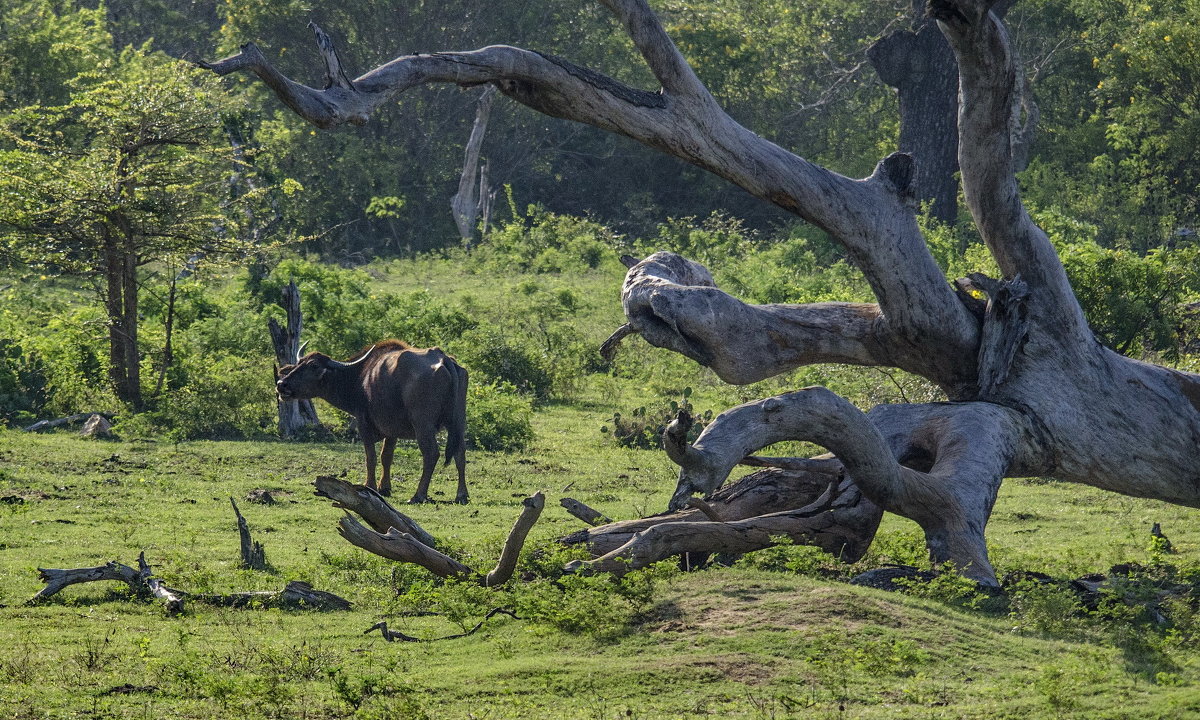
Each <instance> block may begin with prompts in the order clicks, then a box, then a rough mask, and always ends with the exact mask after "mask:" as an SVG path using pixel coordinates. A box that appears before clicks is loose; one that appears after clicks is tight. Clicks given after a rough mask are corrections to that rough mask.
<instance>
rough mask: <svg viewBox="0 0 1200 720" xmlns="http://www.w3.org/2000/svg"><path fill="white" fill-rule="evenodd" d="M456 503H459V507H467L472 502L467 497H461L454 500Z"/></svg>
mask: <svg viewBox="0 0 1200 720" xmlns="http://www.w3.org/2000/svg"><path fill="white" fill-rule="evenodd" d="M454 502H456V503H458V504H459V505H466V504H467V503H468V502H470V499H469V498H468V497H467V496H466V495H459V496H458V497H456V498H454Z"/></svg>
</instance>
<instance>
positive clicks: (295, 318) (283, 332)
mask: <svg viewBox="0 0 1200 720" xmlns="http://www.w3.org/2000/svg"><path fill="white" fill-rule="evenodd" d="M280 305H281V306H282V307H283V309H284V310H286V311H287V327H286V328H283V327H280V326H279V323H277V322H275V318H270V319H268V320H267V329H268V330H269V331H270V333H271V343H272V344H273V345H274V346H275V362H276V363H277V364H276V368H275V369H276V374H278V371H279V367H281V366H284V365H292V364H294V363H295V362H296V361H297V360H299V359H300V331H301V326H302V324H303V321H302V318H301V315H300V289H299V288H297V287H296V283H295V282H294V281H293V282H289V283H288V284H287V285H286V286H285V287H284V288H283V292H282V298H281V299H280ZM277 409H278V411H279V434H280V436H282V437H285V438H294V437H298V436H300V435H303V434H304V432H305V431H307V430H310V429H313V428H319V427H320V426H321V421H320V420H318V419H317V410H316V408H314V407H313V403H312V400H280V401H278V402H277Z"/></svg>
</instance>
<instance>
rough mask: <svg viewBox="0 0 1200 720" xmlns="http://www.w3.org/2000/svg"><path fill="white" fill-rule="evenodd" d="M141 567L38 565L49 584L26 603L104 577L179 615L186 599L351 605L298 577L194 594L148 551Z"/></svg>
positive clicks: (332, 607) (241, 605) (228, 604)
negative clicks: (170, 580)
mask: <svg viewBox="0 0 1200 720" xmlns="http://www.w3.org/2000/svg"><path fill="white" fill-rule="evenodd" d="M138 567H139V569H138V570H134V569H133V568H132V567H130V566H128V565H125V564H122V563H119V562H109V563H106V564H104V565H98V566H96V567H85V568H71V569H57V568H38V573H39V577H40V578H41V579H42V582H44V583H46V586H45V587H44V588H42V589H41V590H39V591H38V593H37V594H36V595H34V596H33V597H32V598H30V599H29V600H27V601H26V603H25V604H27V605H36V604H37V603H40V602H42V601H44V600H45V599H47V598H49V597H51V596H53V595H55V594H57V593H59V592H60V591H62V590H63V589H64V588H66V587H69V586H71V585H77V584H80V583H88V582H99V581H103V580H118V581H120V582H124V583H126V584H127V585H129V587H130V588H131V589H132V590H133V591H134V592H135V593H136V594H138V595H142V596H153V597H157V598H159V599H161V600H162V601H163V606H164V609H165V610H166V612H167V614H169V615H177V614H179V613H180V612H182V611H183V604H184V599H185V598H187V599H188V600H191V601H193V602H199V603H203V604H206V605H216V606H220V607H234V608H245V607H255V608H258V607H262V608H296V609H313V610H349V609H350V607H351V603H350V601H349V600H346V599H345V598H342V597H339V596H338V595H335V594H333V593H330V592H325V591H323V590H317V589H315V588H313V587H312V585H309V584H308V583H306V582H301V581H297V580H294V581H291V582H289V583H288V584H287V585H286V586H284V588H283V590H279V591H253V592H239V593H229V594H216V593H204V594H197V595H190V594H188V593H185V592H183V591H181V590H176V589H175V588H172V587H169V586H168V585H167V584H166V583H164V582H163V581H162V580H160V579H159V578H156V577H154V576H153V573H152V570H151V568H150V565H149V564H147V563H146V555H145V553H142V554H140V555H139V556H138Z"/></svg>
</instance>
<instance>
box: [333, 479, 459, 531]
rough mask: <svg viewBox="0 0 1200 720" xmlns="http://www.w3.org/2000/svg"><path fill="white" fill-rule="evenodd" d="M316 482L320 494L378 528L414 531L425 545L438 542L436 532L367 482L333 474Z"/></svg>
mask: <svg viewBox="0 0 1200 720" xmlns="http://www.w3.org/2000/svg"><path fill="white" fill-rule="evenodd" d="M314 485H315V486H316V488H317V490H316V495H317V496H318V497H325V498H329V499H330V500H332V501H333V506H334V507H335V508H339V509H342V510H351V511H353V512H355V513H358V515H359V516H361V517H362V519H363V520H365V521H366V522H367V524H368V525H370V526H371V528H372V529H373V530H375V531H376V532H379V533H386V532H387V531H388V530H389V529H390V528H396V529H397V530H399V531H400V532H402V533H406V534H408V535H411V536H412V537H413V538H414V539H415V540H416V541H417V542H419V543H421V544H422V545H425V546H427V547H430V548H433V547H436V546H437V542H436V541H435V540H434V539H433V536H432V535H430V534H429V533H427V532H425V530H424V528H422V527H421V526H420V525H418V524H417V523H416V521H415V520H413V519H412V518H410V517H408V516H407V515H405V514H404V513H402V512H400V511H399V510H397V509H396V508H394V507H392V506H391V504H389V503H388V501H387V500H384V499H383V496H382V495H380V494H379V493H378V492H376V491H374V490H372V489H371V488H369V487H367V486H366V485H359V484H358V483H352V482H347V481H346V480H343V479H341V478H336V477H333V476H332V475H320V476H318V477H317V479H316V480H315V481H314Z"/></svg>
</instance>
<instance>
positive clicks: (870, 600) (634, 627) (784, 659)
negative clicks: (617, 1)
mask: <svg viewBox="0 0 1200 720" xmlns="http://www.w3.org/2000/svg"><path fill="white" fill-rule="evenodd" d="M598 414H602V412H601V411H600V410H599V409H598V408H595V407H593V408H582V409H581V408H575V407H568V406H551V407H549V408H546V409H544V410H542V411H540V412H539V413H537V415H536V420H537V427H536V429H537V433H538V441H537V443H536V445H535V446H534V447H532V448H530V449H529V450H527V451H526V452H523V453H519V454H513V455H503V454H496V455H489V454H485V453H473V454H472V455H471V456H470V457H471V465H470V479H471V482H472V492H473V501H472V503H471V504H470V505H468V506H465V507H462V506H457V505H453V504H450V503H440V504H436V505H433V506H420V507H415V508H412V509H411V514H412V515H413V517H414V518H416V519H417V520H418V521H419V522H420V523H422V524H423V525H424V526H425V527H426V528H427V529H428V530H430V531H431V532H433V533H434V534H435V535H436V536H437V537H438V538H439V540H442V541H444V542H445V544H447V545H448V546H450V547H452V548H456V549H457V550H458V552H460V553H461V556H462V557H464V558H467V559H468V562H469V563H470V564H473V565H475V566H478V567H487V566H490V563H491V562H493V561H494V558H495V556H496V554H497V553H498V549H499V546H500V544H501V542H502V541H503V538H504V535H505V534H506V531H507V528H508V527H509V525H510V524H511V522H512V520H513V518H515V516H516V511H517V510H516V508H517V505H518V503H519V498H520V497H523V496H525V495H527V494H528V493H530V492H532V491H535V490H539V489H543V490H545V491H546V492H547V495H548V497H547V509H546V512H545V513H544V515H543V518H542V520H541V521H540V522H539V525H538V527H537V528H536V530H535V532H534V534H533V537H532V538H531V541H530V544H529V547H531V548H536V547H541V546H545V545H546V544H547V543H549V541H550V540H551V539H553V538H554V537H556V536H561V535H564V534H566V533H567V532H570V531H572V530H575V529H577V528H578V527H579V524H578V522H577V521H575V520H574V519H573V518H570V517H569V516H568V515H567V514H566V513H565V512H564V511H562V510H561V509H560V508H558V507H557V500H558V498H560V497H561V496H563V495H564V492H563V490H564V488H567V487H568V486H569V487H570V490H569V491H568V493H567V494H570V495H572V496H575V497H578V498H580V499H582V500H584V501H585V502H589V503H591V504H593V505H595V506H596V507H599V508H602V509H604V510H605V511H606V512H609V513H610V514H613V515H614V516H619V517H632V516H634V515H637V514H639V513H643V512H652V511H655V510H657V509H659V508H661V507H662V506H663V504H664V503H665V501H666V498H667V495H668V493H669V491H670V489H671V486H672V485H673V480H672V472H671V468H670V466H669V463H668V461H667V460H666V458H665V457H662V456H661V455H660V454H659V453H655V452H649V451H634V450H622V449H618V448H616V447H615V446H614V445H612V444H611V443H610V442H609V441H607V439H606V438H605V437H604V436H603V435H601V434H600V433H599V432H598V431H597V430H596V428H595V426H596V425H597V420H596V416H597V415H598ZM415 461H416V453H415V449H413V448H411V447H405V448H403V453H402V457H400V458H399V459H398V461H397V462H398V463H401V467H402V468H412V467H413V466H414V464H415ZM0 463H2V464H0V496H4V497H6V498H8V499H7V500H6V501H5V502H4V503H3V504H2V505H0V602H2V603H3V604H4V607H3V608H0V680H2V683H0V712H2V716H3V717H14V718H16V717H143V716H168V717H197V718H199V717H312V718H324V717H395V718H408V717H411V718H417V717H430V718H460V717H461V718H507V717H564V718H621V717H638V718H687V717H699V716H706V715H707V716H713V717H748V718H783V717H805V718H808V717H819V718H821V717H829V718H884V717H913V718H960V717H979V718H992V717H1021V718H1028V717H1046V718H1052V717H1097V718H1100V717H1104V718H1151V717H1161V718H1178V717H1186V716H1187V715H1188V714H1189V713H1193V712H1195V713H1200V690H1197V688H1196V685H1195V683H1196V681H1197V679H1198V668H1197V667H1196V663H1195V658H1194V656H1193V655H1192V654H1191V653H1190V652H1189V651H1188V648H1187V647H1186V646H1184V645H1179V646H1178V647H1176V646H1175V645H1172V643H1171V641H1170V638H1169V637H1168V636H1167V634H1165V633H1163V632H1162V631H1160V630H1155V629H1152V628H1146V629H1145V632H1146V633H1148V635H1147V637H1149V638H1150V639H1151V640H1153V641H1154V642H1151V643H1149V644H1148V643H1147V642H1143V641H1141V639H1139V638H1136V637H1132V638H1131V637H1123V636H1121V633H1120V632H1117V631H1113V632H1108V631H1106V630H1105V628H1104V626H1103V625H1097V624H1094V623H1093V624H1090V625H1085V624H1079V625H1077V626H1076V625H1070V624H1068V625H1067V626H1065V627H1058V626H1056V627H1055V629H1054V631H1053V632H1049V633H1048V632H1045V631H1044V630H1039V629H1037V628H1035V627H1029V626H1024V625H1022V624H1021V623H1020V622H1018V621H1017V620H1014V617H1013V616H1010V615H1009V614H1008V613H1006V612H996V611H991V612H989V611H986V610H972V609H967V608H963V607H961V603H956V602H951V601H948V600H946V599H945V598H936V597H934V598H920V597H912V596H908V595H904V594H897V593H885V592H881V591H875V590H868V589H862V588H857V587H853V586H850V585H848V584H845V583H843V582H839V581H835V580H830V579H822V578H819V577H814V576H811V575H800V574H796V573H788V572H765V571H763V570H759V569H754V568H749V567H737V566H735V567H732V568H719V569H712V570H705V571H699V572H693V573H687V574H683V573H678V572H672V571H670V570H669V569H664V570H659V571H656V572H655V573H654V574H655V576H656V577H657V584H656V585H655V589H654V591H653V594H652V596H650V597H649V598H648V599H647V600H646V602H645V603H644V604H642V605H640V606H639V607H638V608H637V612H636V613H634V614H632V615H630V616H628V617H627V622H625V623H624V624H622V625H621V627H619V628H616V629H613V628H611V627H610V628H606V629H603V630H602V631H600V632H592V631H590V630H587V629H585V630H583V631H576V632H571V631H568V630H563V629H560V628H559V627H556V626H555V624H553V623H550V622H546V621H544V620H538V619H520V620H513V619H509V618H506V617H503V616H498V617H497V618H495V619H493V620H491V621H489V622H488V623H487V624H486V625H485V626H484V628H483V629H482V630H481V631H479V632H478V633H476V634H474V635H471V636H469V637H466V638H461V639H457V640H443V641H436V642H427V643H391V644H389V643H385V642H383V640H382V638H381V637H380V636H379V635H378V634H377V633H373V634H370V635H364V634H363V631H364V630H366V629H367V628H368V627H370V626H372V625H373V624H375V623H376V622H378V621H379V620H387V621H388V623H389V625H390V626H391V627H392V628H394V629H399V630H402V631H403V632H405V633H408V634H410V635H415V636H418V637H428V638H434V637H439V636H442V635H448V634H452V633H456V632H460V631H461V628H462V627H464V626H470V625H473V624H474V623H475V622H476V621H477V620H478V619H479V618H480V617H481V616H482V614H483V613H484V612H486V610H487V609H488V608H489V607H490V606H506V605H510V604H511V603H512V602H514V600H513V599H512V598H511V597H510V596H512V595H513V594H514V593H513V592H509V591H494V592H492V593H490V596H488V597H483V598H481V597H479V595H480V593H478V592H467V591H465V590H464V592H461V593H457V594H455V593H446V594H445V595H444V596H443V597H441V598H440V599H439V600H436V601H434V602H433V603H432V604H430V605H429V607H432V608H434V609H435V610H438V611H439V613H440V614H438V615H414V614H413V613H412V612H411V610H412V609H413V607H416V606H415V605H413V604H412V602H411V600H412V597H413V596H414V593H416V591H414V590H413V589H412V588H413V587H417V588H418V589H419V588H421V587H424V588H425V592H436V589H434V590H431V589H430V588H433V587H434V586H433V584H432V583H429V582H428V581H425V580H421V579H420V578H417V577H416V575H419V574H420V573H418V572H417V571H414V570H411V569H404V568H399V566H396V564H394V563H390V562H388V561H384V560H382V559H379V558H374V557H371V556H368V555H366V554H365V553H363V552H361V551H359V550H358V549H356V548H353V547H351V546H350V545H348V544H347V543H345V542H344V541H342V540H341V539H340V538H339V537H338V536H337V534H336V532H335V531H334V524H335V522H336V520H337V518H338V516H339V514H340V511H338V510H336V509H334V508H333V507H331V506H330V504H329V503H328V502H327V501H325V500H322V499H320V498H316V497H314V496H313V495H312V493H311V480H312V478H313V477H315V476H316V475H318V474H340V473H342V472H343V471H346V472H347V473H348V474H349V476H350V477H355V473H359V472H361V470H360V464H361V460H360V450H359V448H358V447H357V446H356V445H352V444H349V443H330V444H290V443H283V442H192V443H180V444H171V443H164V442H103V441H88V440H83V439H78V438H75V437H73V436H70V435H67V434H62V435H30V434H25V433H22V432H19V431H4V432H0ZM257 488H266V489H269V490H271V491H272V492H273V493H274V494H275V496H276V497H277V498H278V499H279V500H280V502H279V503H278V504H275V505H270V506H267V505H256V504H250V503H248V502H245V501H244V500H243V498H245V496H246V494H247V493H248V492H249V491H251V490H254V489H257ZM434 489H435V491H440V492H442V493H445V494H444V495H443V496H442V497H443V498H447V499H448V498H449V497H450V493H451V492H452V482H451V473H450V472H449V471H441V472H439V473H438V475H437V476H436V477H435V481H434ZM231 496H232V497H235V498H237V499H238V500H239V501H241V502H240V506H241V508H242V511H243V513H244V514H245V515H246V516H247V518H248V520H249V523H250V525H251V528H252V530H253V531H254V532H255V534H256V537H257V538H258V539H260V540H261V541H262V542H263V543H264V544H265V546H266V551H267V558H268V561H269V562H270V564H271V566H272V570H270V571H268V572H252V571H246V570H238V569H237V567H236V565H237V535H236V530H235V525H234V518H233V514H232V510H231V509H230V507H229V498H230V497H231ZM12 498H20V500H14V499H12ZM993 517H994V520H993V523H992V526H991V543H992V550H993V553H994V558H995V560H996V564H997V566H998V567H1000V568H1001V570H1002V571H1003V570H1005V569H1016V568H1020V569H1030V570H1042V571H1046V572H1050V573H1052V574H1054V575H1056V576H1059V577H1073V576H1074V575H1077V574H1080V573H1082V572H1088V571H1104V570H1106V569H1107V567H1108V566H1109V565H1111V564H1113V563H1117V562H1124V561H1145V560H1146V557H1147V550H1146V547H1147V541H1148V539H1149V535H1148V529H1149V523H1151V522H1155V521H1157V522H1160V523H1162V524H1163V527H1164V529H1165V530H1166V532H1167V533H1168V534H1169V535H1170V537H1171V538H1172V542H1173V543H1174V545H1175V547H1176V549H1177V550H1178V551H1179V553H1180V555H1179V558H1182V559H1186V558H1190V557H1192V556H1193V555H1194V553H1195V552H1196V548H1197V544H1198V543H1200V535H1198V534H1197V532H1196V529H1195V526H1196V523H1195V520H1196V513H1195V511H1191V510H1183V509H1178V508H1173V507H1170V506H1166V505H1163V504H1160V503H1153V502H1148V501H1140V500H1134V499H1128V498H1122V497H1118V496H1115V495H1110V494H1105V493H1101V492H1099V491H1093V490H1090V489H1084V488H1080V487H1075V486H1064V485H1060V484H1057V483H1036V482H1030V481H1010V482H1009V483H1007V484H1006V485H1005V489H1004V491H1003V493H1002V496H1001V499H1000V501H999V503H998V505H997V508H996V512H995V514H994V516H993ZM915 532H916V530H915V526H913V525H911V523H908V522H907V521H902V520H899V519H897V518H891V517H890V518H889V519H888V520H887V522H886V523H885V526H884V529H883V531H882V534H881V540H880V543H878V545H879V546H880V547H883V548H887V547H910V548H911V547H912V546H914V545H915V542H916V541H915ZM143 550H144V551H145V552H146V557H147V560H148V561H149V562H150V563H151V564H152V565H153V566H154V568H155V570H156V572H157V573H158V574H159V575H160V576H161V577H163V578H164V579H165V580H167V581H168V582H169V583H170V584H172V585H174V586H176V587H179V588H180V589H183V590H187V591H191V592H213V591H217V592H221V591H235V590H254V589H278V588H280V587H282V585H283V584H284V583H285V582H286V581H287V580H290V579H301V580H307V581H310V582H312V583H313V584H314V585H315V586H316V587H318V588H319V589H324V590H329V591H332V592H337V593H339V594H341V595H343V596H344V597H347V598H348V599H351V600H352V601H354V603H355V606H354V609H353V610H351V611H349V612H326V613H318V612H306V611H284V610H261V609H259V610H253V609H247V610H231V609H221V608H211V607H206V606H204V605H202V604H199V603H191V604H190V605H189V607H188V609H187V611H186V612H185V613H184V614H183V615H182V616H181V617H175V618H170V617H166V616H165V615H164V613H163V612H162V609H161V606H160V605H159V604H158V603H156V602H152V601H146V600H142V599H139V598H135V597H132V596H130V595H129V593H128V592H127V591H126V590H125V589H124V587H123V586H121V585H120V584H119V583H95V584H88V585H78V586H73V587H70V588H67V589H66V590H64V591H63V592H62V593H60V594H59V595H58V596H57V597H55V598H52V599H51V600H49V601H47V602H46V603H44V604H42V605H38V606H25V605H23V603H24V601H25V600H27V599H28V598H29V597H30V596H32V595H33V594H34V593H35V592H37V590H38V589H39V587H40V583H39V581H38V579H37V573H36V571H35V567H39V566H40V567H82V566H89V565H97V564H102V563H103V562H106V561H108V560H118V561H121V562H125V563H134V562H135V559H136V556H137V554H138V553H139V552H141V551H143ZM873 559H874V561H879V560H881V559H886V558H884V557H882V556H880V555H874V556H873ZM1180 562H1182V560H1180ZM398 575H400V576H403V577H399V578H398ZM398 588H407V590H406V592H405V594H404V596H403V597H401V596H400V595H399V590H398ZM580 597H582V596H580ZM594 601H595V598H590V599H589V602H594ZM1122 627H1126V628H1133V630H1132V632H1137V628H1139V627H1140V626H1138V625H1127V626H1122Z"/></svg>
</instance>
